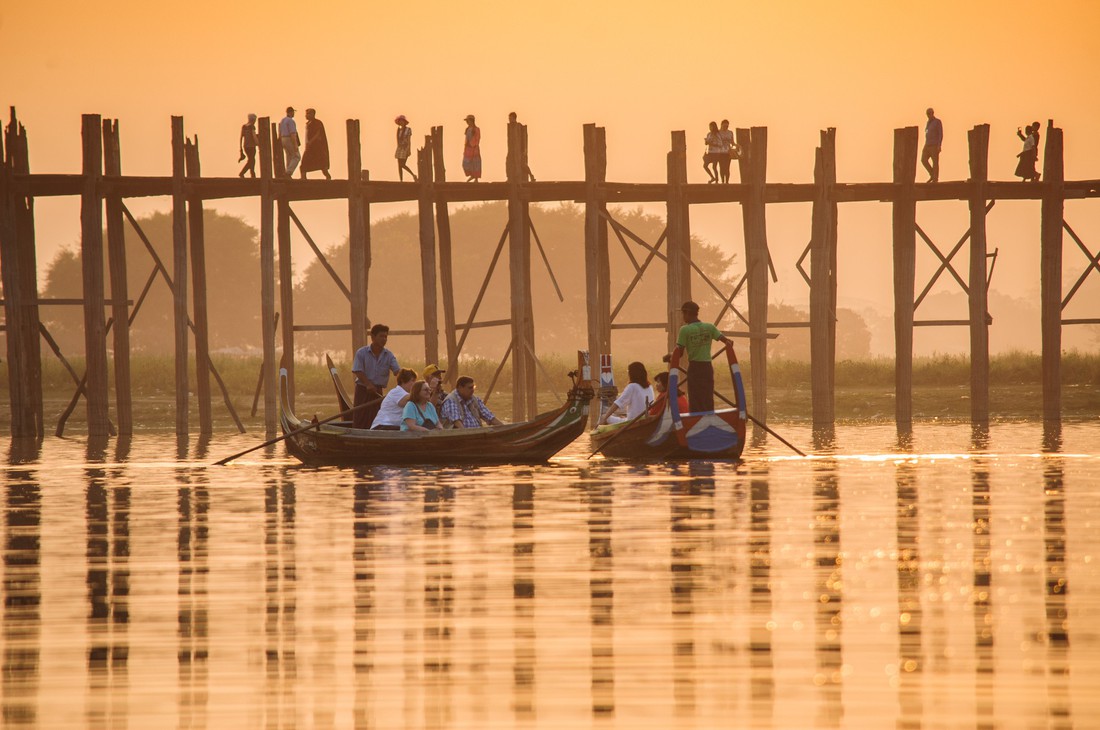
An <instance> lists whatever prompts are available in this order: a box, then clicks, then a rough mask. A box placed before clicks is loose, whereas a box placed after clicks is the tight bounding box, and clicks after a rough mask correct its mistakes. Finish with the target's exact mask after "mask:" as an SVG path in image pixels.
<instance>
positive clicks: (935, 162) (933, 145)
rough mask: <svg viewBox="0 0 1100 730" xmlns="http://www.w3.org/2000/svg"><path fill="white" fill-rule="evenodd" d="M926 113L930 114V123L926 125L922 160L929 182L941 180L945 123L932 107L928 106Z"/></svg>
mask: <svg viewBox="0 0 1100 730" xmlns="http://www.w3.org/2000/svg"><path fill="white" fill-rule="evenodd" d="M925 114H927V115H928V123H927V124H925V125H924V151H923V152H921V155H920V162H921V164H922V165H924V169H925V170H928V182H939V181H940V147H942V146H943V123H942V122H940V120H939V119H936V113H935V112H934V111H932V107H928V111H926V112H925ZM929 162H931V164H929Z"/></svg>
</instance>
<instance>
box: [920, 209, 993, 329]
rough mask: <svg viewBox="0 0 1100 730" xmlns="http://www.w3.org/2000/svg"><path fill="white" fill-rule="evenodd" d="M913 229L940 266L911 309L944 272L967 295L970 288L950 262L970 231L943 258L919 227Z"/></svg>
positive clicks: (966, 239)
mask: <svg viewBox="0 0 1100 730" xmlns="http://www.w3.org/2000/svg"><path fill="white" fill-rule="evenodd" d="M996 202H997V201H996V200H991V201H989V203H988V204H987V205H986V206H985V212H986V213H988V212H989V211H990V209H991V208H993V206H994V205H995V204H996ZM915 227H916V230H917V233H918V234H919V235H920V237H921V238H922V239H924V242H925V243H926V244H928V247H929V248H930V249H932V252H933V253H934V254H936V257H937V258H939V260H940V265H939V268H937V269H936V272H935V273H934V274H932V278H931V279H929V281H928V285H927V286H925V287H924V290H923V291H922V292H921V293H920V296H918V297H917V299H916V301H915V302H913V309H916V308H917V307H919V306H920V303H921V302H923V301H924V298H925V297H926V296H928V292H930V291H932V287H933V286H935V284H936V281H937V280H938V279H939V278H940V274H942V273H943V272H944V271H945V270H946V271H950V272H951V276H953V277H954V278H955V281H957V282H958V283H959V286H960V287H962V290H963V292H965V293H966V294H967V295H969V294H970V287H969V286H967V285H966V282H964V281H963V280H962V277H961V276H959V272H957V271H955V267H953V266H952V265H951V260H952V259H953V258H955V254H957V253H958V252H959V251H960V250H961V249H962V247H963V245H965V244H966V242H967V241H968V240H970V229H969V228H967V229H966V233H964V234H963V237H962V238H960V239H959V242H958V243H956V244H955V247H954V248H952V249H951V252H950V253H948V254H947V256H944V255H943V253H942V252H941V251H940V250H939V249H938V248H937V247H936V244H935V243H933V242H932V239H931V238H929V237H928V234H927V233H925V232H924V229H923V228H921V227H920V226H919V225H915Z"/></svg>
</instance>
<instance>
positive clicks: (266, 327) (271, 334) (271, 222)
mask: <svg viewBox="0 0 1100 730" xmlns="http://www.w3.org/2000/svg"><path fill="white" fill-rule="evenodd" d="M259 132H260V331H261V336H262V338H263V353H264V362H263V368H264V372H263V382H264V431H265V432H266V433H267V434H268V435H271V434H273V433H275V428H276V413H277V408H278V401H277V398H278V387H279V381H278V372H277V371H276V362H275V199H274V197H273V195H272V180H271V170H272V165H273V163H274V154H273V150H272V132H271V120H270V119H269V118H268V117H262V118H261V119H260V120H259ZM280 154H281V153H280Z"/></svg>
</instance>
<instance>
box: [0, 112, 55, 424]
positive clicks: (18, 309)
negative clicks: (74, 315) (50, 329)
mask: <svg viewBox="0 0 1100 730" xmlns="http://www.w3.org/2000/svg"><path fill="white" fill-rule="evenodd" d="M29 172H30V162H29V154H28V149H27V131H26V129H25V128H24V127H23V125H22V124H20V123H19V120H18V119H17V118H16V116H15V107H11V121H10V122H9V123H8V127H7V129H6V130H5V132H4V135H3V139H2V140H0V269H3V282H4V308H5V318H4V324H5V327H6V328H7V331H6V332H5V340H6V341H7V356H8V360H7V363H8V392H9V394H10V396H11V415H12V418H11V434H12V436H16V437H35V438H42V436H43V435H44V433H45V425H44V421H43V418H44V416H43V407H42V359H41V357H42V352H41V347H40V339H39V334H38V328H39V318H38V302H37V298H38V275H37V261H36V256H35V247H34V198H32V197H30V196H29V195H28V196H25V197H24V196H21V195H16V194H15V191H14V190H13V189H12V180H11V176H12V175H13V174H28V173H29Z"/></svg>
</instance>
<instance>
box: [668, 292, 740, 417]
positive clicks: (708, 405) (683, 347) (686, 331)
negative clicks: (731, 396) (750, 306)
mask: <svg viewBox="0 0 1100 730" xmlns="http://www.w3.org/2000/svg"><path fill="white" fill-rule="evenodd" d="M680 313H681V314H682V315H683V317H684V326H683V327H681V328H680V332H679V334H677V335H676V352H677V353H679V354H681V355H682V354H683V353H685V352H686V353H687V358H688V367H687V375H688V406H689V407H690V410H691V412H692V413H703V412H706V411H713V410H714V365H712V364H711V359H710V343H711V342H712V341H713V340H718V341H719V342H721V343H722V344H724V345H726V346H727V347H733V342H731V341H730V339H729V338H728V337H726V336H725V335H723V334H722V332H721V331H720V330H719V329H718V328H717V327H715V326H714V325H712V324H711V323H710V322H700V321H699V305H698V304H696V303H695V302H692V301H687V302H684V304H683V306H681V307H680Z"/></svg>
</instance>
